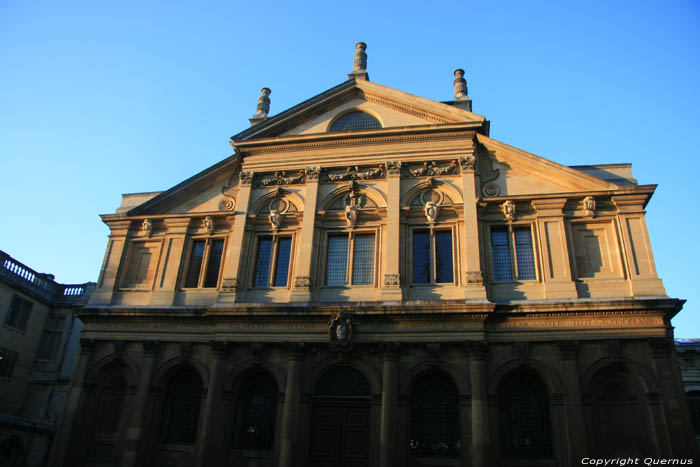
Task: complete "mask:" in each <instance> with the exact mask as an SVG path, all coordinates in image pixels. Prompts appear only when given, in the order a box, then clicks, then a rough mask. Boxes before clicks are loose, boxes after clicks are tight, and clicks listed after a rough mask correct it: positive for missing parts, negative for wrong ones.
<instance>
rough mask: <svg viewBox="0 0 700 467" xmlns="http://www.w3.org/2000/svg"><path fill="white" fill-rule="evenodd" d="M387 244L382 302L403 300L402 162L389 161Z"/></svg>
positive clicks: (384, 253) (385, 246)
mask: <svg viewBox="0 0 700 467" xmlns="http://www.w3.org/2000/svg"><path fill="white" fill-rule="evenodd" d="M386 171H387V174H386V176H387V206H386V243H385V244H384V248H383V256H384V258H383V260H384V261H383V263H384V279H383V280H382V292H381V299H382V300H390V301H393V300H401V299H402V298H403V293H402V291H401V275H400V272H399V271H400V267H401V262H400V257H401V161H387V162H386Z"/></svg>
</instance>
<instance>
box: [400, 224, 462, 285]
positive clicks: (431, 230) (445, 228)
mask: <svg viewBox="0 0 700 467" xmlns="http://www.w3.org/2000/svg"><path fill="white" fill-rule="evenodd" d="M417 231H427V232H428V235H429V242H430V281H429V282H416V281H415V278H414V277H413V273H414V262H415V261H414V258H415V253H414V251H415V250H414V243H413V238H414V234H415V233H416V232H417ZM455 231H456V228H455V225H453V224H448V225H440V226H435V225H416V226H411V227H410V229H409V239H408V241H409V250H408V252H410V264H409V268H410V271H409V273H410V277H411V287H414V286H415V287H428V286H436V285H440V286H449V285H457V279H458V272H457V264H458V261H457V259H458V258H457V257H456V256H455V254H456V252H457V243H456V235H455ZM436 232H450V237H451V240H452V242H451V248H452V281H451V282H437V244H436V242H435V238H436V237H435V233H436Z"/></svg>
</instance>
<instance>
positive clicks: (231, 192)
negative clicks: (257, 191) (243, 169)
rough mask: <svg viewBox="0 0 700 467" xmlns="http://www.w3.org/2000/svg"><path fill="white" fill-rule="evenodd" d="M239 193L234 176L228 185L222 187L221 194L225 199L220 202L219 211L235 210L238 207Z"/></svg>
mask: <svg viewBox="0 0 700 467" xmlns="http://www.w3.org/2000/svg"><path fill="white" fill-rule="evenodd" d="M237 193H238V185H237V184H236V183H235V179H234V177H233V176H232V177H231V179H230V180H229V181H228V184H227V185H224V186H222V187H221V194H222V195H224V199H222V200H221V202H220V203H219V211H233V210H234V209H236V194H237Z"/></svg>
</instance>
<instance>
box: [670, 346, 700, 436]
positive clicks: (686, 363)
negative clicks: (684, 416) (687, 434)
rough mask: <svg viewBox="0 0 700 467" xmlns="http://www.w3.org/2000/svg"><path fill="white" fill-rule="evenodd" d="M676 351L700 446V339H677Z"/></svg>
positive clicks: (694, 429)
mask: <svg viewBox="0 0 700 467" xmlns="http://www.w3.org/2000/svg"><path fill="white" fill-rule="evenodd" d="M676 351H677V355H678V365H679V366H680V368H681V379H682V380H683V386H684V388H685V397H686V400H687V401H688V409H689V410H690V418H691V419H692V421H693V432H694V433H695V439H696V440H697V442H698V447H700V339H676Z"/></svg>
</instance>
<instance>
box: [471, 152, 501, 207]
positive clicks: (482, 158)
mask: <svg viewBox="0 0 700 467" xmlns="http://www.w3.org/2000/svg"><path fill="white" fill-rule="evenodd" d="M492 157H493V158H494V159H495V158H496V156H495V154H494V153H490V152H489V151H484V152H482V153H481V154H480V155H478V156H477V160H476V170H477V171H478V172H479V180H480V181H481V192H482V193H483V194H484V196H498V194H500V188H498V185H497V184H495V183H490V182H493V181H494V180H496V179H497V178H498V176H499V175H500V173H501V172H500V170H499V169H494V168H493V162H492V161H491V159H492ZM487 187H488V188H487ZM496 191H497V192H498V193H497V194H493V193H494V192H496ZM489 193H491V194H489Z"/></svg>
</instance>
